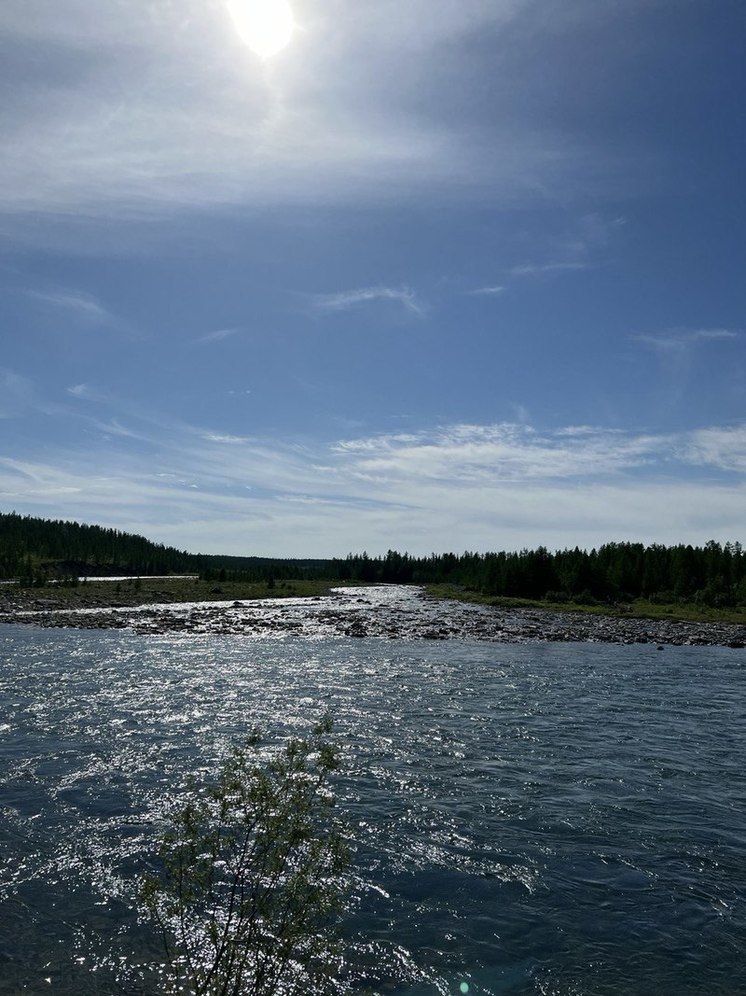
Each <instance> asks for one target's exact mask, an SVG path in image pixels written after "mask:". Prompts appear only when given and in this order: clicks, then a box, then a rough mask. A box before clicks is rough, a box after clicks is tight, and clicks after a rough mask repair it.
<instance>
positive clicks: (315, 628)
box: [0, 578, 746, 649]
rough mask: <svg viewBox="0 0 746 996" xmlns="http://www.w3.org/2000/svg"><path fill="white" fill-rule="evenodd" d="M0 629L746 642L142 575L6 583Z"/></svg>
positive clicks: (667, 623) (705, 625) (686, 624)
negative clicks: (39, 585)
mask: <svg viewBox="0 0 746 996" xmlns="http://www.w3.org/2000/svg"><path fill="white" fill-rule="evenodd" d="M0 623H23V624H31V625H36V626H44V627H65V628H79V629H129V630H132V631H134V632H137V633H171V632H179V633H202V634H222V635H245V636H265V637H270V636H277V637H281V636H287V635H291V634H292V635H299V636H302V635H323V636H348V637H350V636H352V637H378V638H388V639H429V640H449V639H459V640H463V639H467V640H469V639H472V640H481V641H492V642H499V643H524V642H530V641H554V642H596V643H624V644H633V643H650V644H656V645H658V646H665V645H674V646H683V645H689V646H725V647H732V648H734V649H742V648H744V647H745V646H746V625H742V624H737V623H722V622H692V621H681V620H674V619H644V618H634V617H630V616H619V615H613V616H612V615H603V614H599V613H598V612H596V613H584V612H568V611H557V610H556V609H544V608H541V607H529V608H524V607H505V606H486V605H475V604H470V603H468V602H460V601H454V600H447V599H442V598H438V599H436V598H432V597H428V596H427V595H426V594H425V591H424V589H422V588H419V587H417V586H397V585H385V586H376V587H348V588H334V589H330V588H329V586H328V585H327V584H323V583H320V582H295V583H294V582H283V583H282V585H277V586H276V587H275V586H271V587H268V586H267V585H266V584H264V585H247V584H243V585H240V584H231V583H228V584H215V583H210V582H204V581H198V580H195V579H171V578H168V579H163V578H158V579H155V578H151V579H148V578H142V579H139V580H133V581H129V580H128V581H117V582H111V581H107V582H95V583H89V584H81V585H78V586H77V587H71V588H62V587H58V586H53V587H48V588H43V589H35V588H26V589H21V588H18V587H13V586H7V587H4V588H3V590H2V592H0Z"/></svg>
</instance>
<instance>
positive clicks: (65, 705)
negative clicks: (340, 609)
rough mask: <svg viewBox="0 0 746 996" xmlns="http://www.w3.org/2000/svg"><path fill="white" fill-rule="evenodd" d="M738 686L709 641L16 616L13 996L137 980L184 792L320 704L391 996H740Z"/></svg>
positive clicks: (10, 699)
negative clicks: (237, 631)
mask: <svg viewBox="0 0 746 996" xmlns="http://www.w3.org/2000/svg"><path fill="white" fill-rule="evenodd" d="M745 676H746V671H745V669H744V656H743V653H742V652H740V651H737V650H727V649H718V648H714V649H713V648H707V649H703V648H676V649H673V648H668V649H666V650H665V651H664V652H657V651H656V649H655V647H654V646H651V645H644V646H632V647H626V646H610V645H589V644H538V643H537V644H526V645H514V646H511V645H490V644H478V643H467V642H458V641H450V642H443V643H432V642H409V643H406V642H402V641H396V640H391V641H382V640H372V639H369V640H365V639H328V638H318V639H305V638H298V637H288V638H285V639H277V638H273V639H268V640H262V639H247V638H243V637H220V636H194V635H191V636H174V635H169V636H147V637H143V636H136V635H134V634H129V633H126V632H120V631H104V632H85V631H82V632H79V631H72V630H63V631H48V630H46V631H41V630H36V629H33V628H30V627H17V626H5V627H0V709H1V712H0V899H1V900H2V905H1V906H0V993H2V994H3V996H5V994H10V993H19V992H24V991H27V992H38V993H41V992H50V991H52V992H57V993H64V994H76V996H82V994H89V993H99V994H114V993H141V992H145V991H146V989H145V987H144V986H143V984H142V983H141V982H140V981H138V980H139V974H138V968H137V965H138V964H141V963H146V962H148V961H150V962H152V961H154V960H157V959H158V957H159V951H158V946H157V944H156V943H155V942H154V941H153V940H152V939H151V937H150V935H149V932H148V931H147V930H146V929H145V927H143V926H138V924H137V917H136V913H135V909H134V906H135V904H134V900H133V896H134V891H135V884H134V883H135V880H136V876H137V875H138V874H139V873H140V872H141V871H142V869H143V862H144V859H145V856H146V855H147V853H148V852H149V851H150V850H151V849H152V845H153V841H154V839H155V838H156V837H157V835H158V833H159V832H160V830H161V829H162V823H163V814H164V811H165V810H166V809H167V808H168V805H169V803H170V802H171V801H173V800H177V799H178V798H179V796H180V793H182V792H183V790H184V786H185V783H186V780H187V778H188V775H189V774H194V773H196V774H197V775H198V777H199V776H201V775H204V776H205V777H207V776H209V774H210V773H213V772H214V771H215V770H216V769H217V767H218V766H219V764H220V761H221V759H222V758H223V757H224V756H225V755H226V753H227V751H228V750H229V749H230V747H231V745H232V744H235V743H237V742H240V740H241V738H242V737H243V735H244V734H245V733H246V732H247V730H248V729H249V728H250V727H251V726H253V725H254V724H259V725H260V726H261V727H263V728H264V729H265V730H266V731H268V733H269V734H270V735H271V736H272V737H274V738H281V737H283V736H286V735H288V734H291V733H303V732H306V731H307V730H308V728H309V726H310V725H311V723H312V722H313V721H314V720H315V719H317V718H318V717H319V716H320V715H321V714H322V713H324V712H326V711H327V710H329V711H331V713H332V714H333V716H334V718H335V724H336V732H337V736H338V739H339V740H340V741H341V743H342V745H343V748H344V753H345V758H346V766H345V771H344V773H343V776H342V779H341V782H340V784H339V786H338V790H339V794H340V796H341V797H342V800H343V801H342V805H343V808H344V809H345V810H346V812H347V814H348V816H349V819H350V822H351V825H352V827H353V831H354V835H355V838H356V840H357V851H356V865H357V869H358V873H359V878H360V887H359V890H358V892H357V893H356V895H355V897H354V899H353V901H352V905H351V909H350V912H349V917H348V921H347V924H348V925H347V931H348V935H349V939H350V941H351V942H352V944H353V951H354V957H355V958H356V959H357V960H358V963H359V966H358V967H360V968H361V969H362V971H363V972H364V973H367V976H368V985H369V987H370V988H371V989H373V990H374V991H375V992H377V993H378V992H380V993H395V994H402V996H403V994H406V996H424V994H438V993H439V994H446V993H460V992H462V991H465V990H464V989H463V987H464V986H468V987H469V989H468V991H469V992H470V993H471V994H498V993H510V994H537V993H541V994H547V996H550V994H556V996H560V994H562V996H570V994H572V996H581V994H587V996H591V994H592V996H604V994H629V993H643V994H645V993H653V992H654V993H656V994H660V996H666V994H671V996H673V994H676V996H682V994H685V996H686V994H702V996H704V994H708V996H710V994H728V996H732V994H736V993H740V992H746V959H745V958H744V951H745V950H746V914H745V912H744V900H745V899H746V831H745V830H744V813H746V736H745V731H746V724H745V723H744V711H745V706H744V702H745V701H746V700H745V698H744V690H743V682H744V677H745ZM366 966H369V967H366Z"/></svg>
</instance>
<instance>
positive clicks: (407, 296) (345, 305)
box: [312, 285, 425, 318]
mask: <svg viewBox="0 0 746 996" xmlns="http://www.w3.org/2000/svg"><path fill="white" fill-rule="evenodd" d="M381 301H384V302H385V301H393V302H394V303H395V304H399V305H401V307H402V308H403V309H404V310H405V311H407V312H409V313H410V314H412V315H417V317H419V318H421V317H422V316H423V315H424V314H425V308H424V305H423V304H422V303H421V302H420V301H419V300H418V298H417V295H416V294H415V292H414V291H413V290H412V289H411V288H410V287H406V286H401V287H384V286H380V285H379V286H377V287H359V288H356V289H354V290H344V291H337V292H335V293H333V294H316V295H314V296H313V298H312V302H313V306H314V308H316V309H317V310H319V311H349V310H350V309H352V308H357V307H360V305H365V304H371V303H375V302H381Z"/></svg>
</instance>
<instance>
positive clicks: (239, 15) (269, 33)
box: [228, 0, 295, 59]
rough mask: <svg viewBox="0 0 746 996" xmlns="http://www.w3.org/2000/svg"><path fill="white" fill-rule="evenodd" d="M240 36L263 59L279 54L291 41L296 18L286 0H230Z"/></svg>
mask: <svg viewBox="0 0 746 996" xmlns="http://www.w3.org/2000/svg"><path fill="white" fill-rule="evenodd" d="M228 10H229V11H230V13H231V16H232V17H233V20H234V22H235V25H236V29H237V30H238V33H239V35H240V36H241V38H242V39H243V40H244V41H245V42H246V44H247V45H248V46H249V48H250V49H251V50H252V51H254V52H256V54H257V55H258V56H259V57H260V58H261V59H269V58H271V57H272V56H273V55H276V54H277V53H278V52H279V51H281V49H283V48H285V46H286V45H287V44H288V42H289V41H290V39H291V37H292V34H293V29H294V28H295V20H294V18H293V12H292V10H291V9H290V4H289V3H288V2H287V0H228Z"/></svg>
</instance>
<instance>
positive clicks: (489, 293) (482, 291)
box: [467, 284, 505, 297]
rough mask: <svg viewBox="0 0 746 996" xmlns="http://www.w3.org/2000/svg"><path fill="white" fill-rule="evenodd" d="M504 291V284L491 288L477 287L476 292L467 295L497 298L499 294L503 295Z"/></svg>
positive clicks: (471, 291) (469, 292)
mask: <svg viewBox="0 0 746 996" xmlns="http://www.w3.org/2000/svg"><path fill="white" fill-rule="evenodd" d="M504 291H505V287H504V285H503V284H494V285H493V286H490V287H477V288H475V289H474V290H470V291H467V293H468V294H473V295H475V296H481V295H484V296H485V297H497V295H498V294H502V293H503V292H504Z"/></svg>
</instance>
